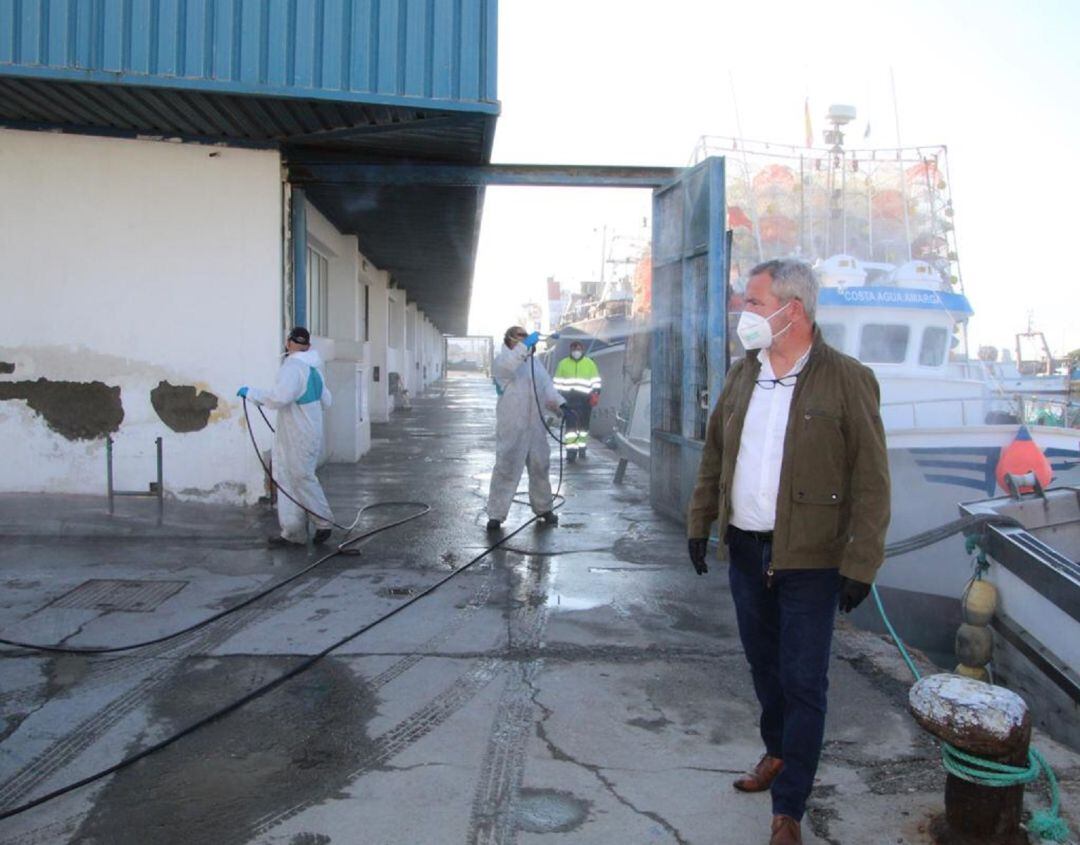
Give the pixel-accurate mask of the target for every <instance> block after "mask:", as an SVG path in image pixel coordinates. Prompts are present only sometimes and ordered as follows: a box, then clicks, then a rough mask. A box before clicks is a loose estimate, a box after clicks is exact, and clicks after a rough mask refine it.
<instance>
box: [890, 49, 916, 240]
mask: <svg viewBox="0 0 1080 845" xmlns="http://www.w3.org/2000/svg"><path fill="white" fill-rule="evenodd" d="M889 82H890V83H891V84H892V105H893V119H894V120H895V121H896V147H897V151H896V160H897V163H898V164H899V166H900V195H901V197H902V198H903V200H904V240H905V241H906V242H907V257H908V261H910V260H911V221H910V220H909V219H908V190H907V174H906V173H905V172H904V157H903V155H902V153H901V151H902V150H903V148H904V145H903V143H902V142H901V140H900V107H899V106H898V105H897V103H896V74H895V73H893V69H892V67H890V68H889Z"/></svg>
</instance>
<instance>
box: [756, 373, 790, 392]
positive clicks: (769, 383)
mask: <svg viewBox="0 0 1080 845" xmlns="http://www.w3.org/2000/svg"><path fill="white" fill-rule="evenodd" d="M798 378H799V376H798V375H793V376H784V377H783V378H759V379H757V381H756V383H757V386H758V387H760V388H761V389H762V390H773V389H775V388H776V386H777V385H780V386H781V387H794V386H795V382H796V380H797V379H798Z"/></svg>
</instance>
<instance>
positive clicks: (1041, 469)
mask: <svg viewBox="0 0 1080 845" xmlns="http://www.w3.org/2000/svg"><path fill="white" fill-rule="evenodd" d="M1029 472H1033V473H1035V478H1036V479H1038V481H1039V484H1041V485H1042V486H1043V487H1049V486H1050V479H1051V478H1053V477H1054V471H1053V470H1052V469H1051V468H1050V462H1049V461H1048V460H1046V455H1044V454H1043V453H1042V450H1041V449H1040V448H1039V447H1038V445H1037V444H1036V443H1035V441H1034V440H1032V439H1031V432H1030V431H1028V428H1027V426H1026V425H1022V426H1020V430H1019V431H1018V432H1017V433H1016V439H1014V440H1013V442H1012V443H1010V444H1009V445H1008V446H1006V447H1005V448H1004V449H1002V450H1001V458H1000V459H999V460H998V464H997V472H996V473H995V475H996V476H997V483H998V485H1000V487H1001V489H1002V490H1004V491H1006V492H1008V490H1009V486H1008V484H1006V483H1005V476H1006V474H1008V475H1017V476H1019V475H1026V474H1027V473H1029ZM1034 489H1035V488H1034V487H1031V486H1028V487H1021V488H1020V489H1019V492H1021V493H1030V492H1031V491H1032V490H1034Z"/></svg>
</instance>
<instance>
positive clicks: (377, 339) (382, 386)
mask: <svg viewBox="0 0 1080 845" xmlns="http://www.w3.org/2000/svg"><path fill="white" fill-rule="evenodd" d="M367 278H368V284H369V286H370V290H371V293H370V296H371V303H370V308H369V310H370V319H371V327H370V329H369V332H368V334H369V337H370V340H369V342H368V361H369V362H370V363H371V371H370V374H369V377H368V408H369V410H370V412H371V420H372V422H387V421H388V420H389V419H390V411H391V410H392V404H391V399H390V392H389V386H390V380H389V378H388V376H387V373H388V372H389V371H388V369H387V367H388V366H389V362H388V355H387V342H388V340H389V332H390V299H389V294H388V292H387V288H388V285H389V275H388V274H387V273H383V272H375V273H372V274H370V275H368V277H367ZM376 378H377V379H378V381H376Z"/></svg>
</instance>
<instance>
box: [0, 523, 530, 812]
mask: <svg viewBox="0 0 1080 845" xmlns="http://www.w3.org/2000/svg"><path fill="white" fill-rule="evenodd" d="M539 518H540V517H539V516H533V517H532V518H531V519H529V520H527V521H526V522H524V523H522V524H521V525H520V526H518V527H517V528H515V529H514V530H513V531H511V532H510V533H509V534H507V535H505V536H504V537H501V538H500V539H499V540H498V542H496V543H493V544H492V545H490V546H488V547H487V548H486V549H484V550H483V551H482V552H481V553H480V554H478V555H477V556H476V557H474V558H473V559H472V560H470V561H469V562H468V563H466V564H463V565H462V566H460V567H458V568H457V569H455V570H454V571H453V572H450V573H448V574H446V575H445V576H443V577H442V578H440V579H439V580H438V581H436V582H435V583H434V584H432V585H431V586H430V587H427V588H426V589H424V590H422V591H421V592H419V593H417V594H416V595H415V596H413V597H412V598H410V599H409V600H408V601H405V602H403V603H402V604H400V605H398V606H397V607H395V608H394V609H393V610H391V611H389V612H388V613H384V614H383V615H382V616H379V617H377V618H376V619H375V620H374V621H372V622H369V623H367V624H365V625H364V626H362V627H360V628H358V629H357V630H356V631H353V632H352V633H351V634H348V635H347V636H344V637H342V638H341V639H339V640H337V641H336V642H334V643H331V644H330V645H329V646H327V647H326V648H324V649H323V650H322V651H320V652H318V653H317V654H314V655H312V656H311V657H309V658H307V659H306V660H304V661H302V662H301V663H299V664H297V665H296V666H294V667H293V668H292V669H290V670H288V671H287V672H285V673H283V674H281V675H279V676H278V677H276V678H274V679H273V680H272V681H269V682H268V683H265V684H263V685H262V686H260V687H257V688H255V689H254V690H252V691H251V692H249V693H247V694H246V695H243V696H241V697H240V698H238V699H236V700H235V701H232V702H230V703H229V704H226V705H225V706H224V707H221V708H220V709H218V710H215V711H214V712H213V713H210V714H209V715H207V716H204V717H202V718H201V719H198V720H196V721H195V722H193V723H192V724H190V725H188V726H187V727H186V728H183V729H182V730H180V731H177V732H176V733H174V734H172V735H171V736H167V737H165V738H164V739H162V740H160V741H158V742H155V743H154V744H153V745H150V746H148V747H147V748H144V749H143V750H142V751H138V752H136V753H135V754H132V755H130V756H128V757H125V758H123V759H122V760H120V761H119V762H117V763H114V764H113V765H112V766H109V767H108V768H107V769H102V770H101V771H98V772H95V773H94V774H92V775H88V776H86V777H84V778H82V779H80V780H77V781H75V782H74V783H69V784H67V785H66V786H62V787H60V788H58V789H54V790H53V791H52V792H48V793H46V794H45V795H42V796H40V797H39V798H35V799H33V800H32V801H27V802H26V803H24V804H20V805H19V806H17V807H13V808H11V809H10V810H3V811H0V821H2V820H3V819H8V818H11V817H12V816H17V815H19V814H20V813H25V812H26V811H27V810H31V809H33V808H34V807H39V806H41V805H42V804H45V803H47V802H49V801H52V800H53V799H55V798H59V797H60V796H61V795H66V794H67V793H69V792H73V791H75V790H76V789H80V788H82V787H84V786H88V785H89V784H91V783H94V782H95V781H99V780H101V779H102V778H104V777H108V776H109V775H111V774H115V773H116V772H119V771H121V770H122V769H126V768H128V767H129V766H131V765H133V764H134V763H137V762H139V761H140V760H142V759H145V758H146V757H149V756H150V755H151V754H155V753H157V752H158V751H161V750H162V749H164V748H168V747H169V746H170V745H172V744H173V743H175V742H177V741H178V740H180V739H183V738H184V737H185V736H188V735H189V734H193V733H195V731H197V730H199V729H200V728H204V727H206V726H207V725H209V724H211V723H213V722H216V721H218V720H219V719H222V718H224V717H225V716H227V715H229V714H230V713H232V712H233V711H235V710H239V709H240V708H241V707H243V706H244V705H245V704H249V703H251V702H252V701H255V700H256V699H258V698H262V696H264V695H266V694H267V693H268V692H270V691H271V690H273V689H276V688H277V687H279V686H281V685H282V684H284V683H286V682H287V681H289V680H291V679H292V678H295V677H296V676H297V675H300V674H302V673H303V672H306V671H307V670H308V669H310V668H311V667H312V666H314V665H315V664H316V663H318V662H319V661H320V660H322V659H323V658H324V657H326V656H327V655H329V654H330V653H331V652H334V651H336V650H337V649H339V648H341V647H342V646H343V645H346V644H347V643H350V642H352V641H353V640H355V639H357V638H358V637H360V636H361V635H363V634H366V633H367V632H368V631H370V630H371V629H372V628H374V627H376V626H377V625H381V624H382V623H383V622H385V621H386V620H388V619H390V618H391V617H393V616H396V615H397V614H399V613H401V612H402V611H403V610H405V609H406V608H408V607H411V606H412V605H413V604H415V603H416V602H418V601H420V599H422V598H425V597H426V596H428V595H430V594H431V593H433V592H435V591H436V590H437V589H439V588H440V587H441V586H443V584H445V583H446V582H447V581H449V580H451V579H452V578H456V577H457V576H458V575H460V574H461V573H462V572H465V571H466V570H467V569H470V568H471V567H472V566H474V565H475V564H476V563H478V562H479V561H481V560H483V559H484V558H485V557H487V556H488V555H489V554H491V552H493V551H494V550H495V549H497V548H498V547H499V546H501V545H502V544H503V543H505V542H506V541H507V540H509V539H511V538H512V537H514V535H516V534H518V533H519V532H521V531H524V530H525V529H526V528H528V527H529V526H530V525H532V524H533V523H534V522H536V520H538V519H539ZM336 554H339V552H338V551H337V550H335V551H333V552H331V553H330V554H329V555H327V556H326V558H324V560H326V559H329V558H331V557H333V556H334V555H336ZM320 562H321V561H320Z"/></svg>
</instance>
